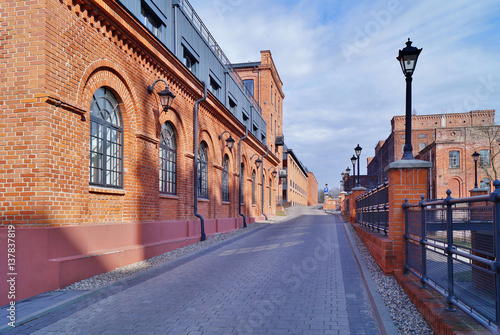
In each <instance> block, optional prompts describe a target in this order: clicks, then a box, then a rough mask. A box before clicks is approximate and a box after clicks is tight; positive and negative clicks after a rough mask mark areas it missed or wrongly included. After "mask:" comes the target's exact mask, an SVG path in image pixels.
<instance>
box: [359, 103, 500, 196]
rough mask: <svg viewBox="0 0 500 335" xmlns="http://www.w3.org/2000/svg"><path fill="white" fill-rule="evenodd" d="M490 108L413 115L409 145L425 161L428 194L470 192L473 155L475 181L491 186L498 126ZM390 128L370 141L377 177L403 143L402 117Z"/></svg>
mask: <svg viewBox="0 0 500 335" xmlns="http://www.w3.org/2000/svg"><path fill="white" fill-rule="evenodd" d="M494 120H495V110H480V111H471V112H468V113H453V114H435V115H413V116H412V145H413V154H414V156H415V157H416V158H417V159H421V160H426V161H430V162H431V163H432V168H431V169H429V172H428V173H429V174H430V175H429V176H428V177H429V178H428V180H429V182H428V183H429V185H428V190H429V192H428V194H427V197H428V198H431V199H436V198H442V197H446V190H448V189H450V190H451V191H452V197H455V198H458V197H465V196H469V190H471V189H473V188H474V181H475V180H474V177H475V176H474V160H473V158H472V154H473V153H474V152H475V151H476V152H477V153H479V154H480V155H481V158H480V161H479V162H478V187H480V188H481V187H485V188H488V189H489V188H490V185H491V184H492V180H491V179H495V178H496V176H494V171H493V167H494V166H498V164H499V163H500V162H498V157H496V153H498V150H499V146H498V138H500V136H499V135H500V133H499V128H500V126H497V125H495V121H494ZM391 126H392V131H391V134H390V135H389V137H388V138H387V139H386V140H385V141H380V142H379V143H378V144H377V146H376V147H375V156H374V157H371V158H369V159H368V174H373V175H377V176H378V177H377V178H378V180H379V182H381V181H383V180H384V179H385V178H386V172H385V168H386V167H387V165H388V164H389V163H391V162H394V161H397V160H399V159H401V157H402V154H403V147H404V143H405V136H404V135H405V117H404V116H395V117H394V118H393V119H392V120H391Z"/></svg>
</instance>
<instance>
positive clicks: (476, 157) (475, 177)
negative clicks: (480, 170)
mask: <svg viewBox="0 0 500 335" xmlns="http://www.w3.org/2000/svg"><path fill="white" fill-rule="evenodd" d="M479 156H480V155H479V154H478V153H477V152H476V151H474V153H473V154H472V158H474V188H477V161H478V160H479Z"/></svg>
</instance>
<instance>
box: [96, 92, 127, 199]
mask: <svg viewBox="0 0 500 335" xmlns="http://www.w3.org/2000/svg"><path fill="white" fill-rule="evenodd" d="M99 100H104V101H103V102H104V103H103V104H101V105H102V108H101V107H100V104H99V103H98V101H99ZM106 107H112V108H111V110H112V114H113V116H112V117H111V118H114V119H115V123H113V121H108V120H105V119H104V118H103V117H102V115H103V112H105V111H106V112H108V114H109V113H110V112H109V111H108V110H107V109H106ZM94 108H97V109H94ZM98 114H99V115H98ZM110 115H111V114H110ZM95 128H97V133H98V134H101V136H100V137H99V135H98V134H94V130H93V129H95ZM110 132H115V133H116V134H117V136H116V141H114V143H111V144H109V142H110V140H111V138H110ZM123 133H124V131H123V120H122V113H121V108H120V102H119V101H118V99H117V98H116V96H115V95H114V94H113V92H112V91H111V90H110V89H109V88H107V87H105V86H102V87H99V88H98V89H97V90H96V91H95V92H94V94H93V95H92V100H91V103H90V131H89V185H90V186H98V187H105V188H115V189H123V173H124V168H123V166H124V155H123V147H124V134H123ZM94 143H95V144H96V145H97V147H98V148H97V150H99V146H100V149H101V150H100V151H96V150H93V148H94ZM113 144H114V145H115V146H116V147H115V146H113ZM110 150H112V152H113V154H114V155H110ZM93 153H95V155H93ZM110 156H111V157H112V159H111V161H112V162H114V163H112V164H111V165H113V166H114V169H110V166H109V165H108V163H109V162H110V160H109V157H110ZM94 158H97V160H95V159H94ZM93 162H96V163H97V164H95V163H93ZM93 171H96V172H98V174H97V176H98V178H97V179H99V181H95V180H93V179H94V178H93V177H94V176H96V174H95V173H94V172H93ZM110 173H111V174H116V175H117V176H115V177H113V178H112V179H113V180H115V181H116V182H111V181H108V177H109V176H110Z"/></svg>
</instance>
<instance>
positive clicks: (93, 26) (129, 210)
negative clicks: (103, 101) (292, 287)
mask: <svg viewBox="0 0 500 335" xmlns="http://www.w3.org/2000/svg"><path fill="white" fill-rule="evenodd" d="M0 14H1V16H2V17H4V18H6V19H5V20H4V21H2V22H1V23H0V24H1V25H2V28H3V29H2V31H3V33H2V38H1V39H0V49H2V53H1V56H0V57H1V58H0V59H1V62H0V69H1V71H0V82H1V83H2V84H3V87H4V89H3V90H0V104H1V105H2V106H1V109H2V113H0V127H1V130H2V132H1V134H2V136H0V157H1V158H0V221H1V223H0V225H1V226H4V227H5V226H6V225H10V224H14V225H16V229H17V232H18V235H17V239H18V241H17V242H18V245H19V248H22V250H23V252H21V251H20V254H19V257H18V259H17V261H18V262H19V263H22V264H23V268H22V269H20V271H19V281H18V293H19V294H18V296H17V297H16V299H23V298H26V297H29V296H31V295H33V294H37V293H41V292H43V291H45V290H48V289H55V288H57V287H59V286H60V285H63V284H66V279H65V280H62V279H61V280H59V279H60V278H62V277H61V276H59V274H61V273H60V271H61V268H58V267H57V266H52V265H51V266H48V263H47V262H50V259H48V258H44V257H42V256H41V255H47V254H48V253H49V251H50V249H51V248H52V247H53V246H54V245H59V244H62V243H63V244H65V245H67V244H68V243H69V244H70V246H68V247H67V248H63V249H64V253H62V254H60V255H59V256H58V257H59V258H60V257H69V259H71V262H73V261H74V263H72V264H73V265H71V266H74V264H79V262H81V261H82V259H88V260H87V261H85V262H88V263H86V266H88V267H89V268H88V270H89V271H87V272H79V275H78V276H76V277H71V278H72V279H82V277H81V276H86V275H91V274H95V272H102V271H107V270H109V269H111V268H115V267H116V266H121V265H124V264H126V263H128V262H132V261H137V260H138V259H143V258H144V257H151V256H153V255H154V254H157V253H160V252H165V251H168V250H171V249H172V248H177V247H179V246H182V245H184V244H185V243H194V242H196V241H197V240H199V237H200V223H199V220H198V219H197V218H196V217H195V216H194V211H193V205H194V204H193V201H194V193H193V185H194V175H193V162H194V158H195V153H194V152H193V151H194V143H193V133H194V131H195V130H194V122H193V119H194V115H193V111H194V105H195V101H196V100H198V99H200V98H201V97H202V95H203V86H202V84H201V83H200V82H199V81H198V80H197V79H196V78H195V77H194V76H193V75H192V74H191V73H190V72H189V70H187V69H186V68H185V67H184V66H183V65H182V64H181V63H180V61H179V60H178V59H177V58H176V57H174V56H173V55H172V54H171V53H170V52H169V51H168V50H166V49H165V47H164V46H162V45H161V44H160V43H159V42H158V41H157V40H156V39H155V38H154V37H153V36H152V35H151V34H150V33H149V32H148V31H147V30H146V29H145V28H144V27H143V26H142V25H140V24H139V23H137V22H136V21H135V20H134V19H133V18H132V17H131V16H130V14H129V13H128V12H127V11H125V10H124V9H123V8H122V7H121V6H120V5H119V4H118V2H116V1H113V0H106V1H99V2H95V1H72V0H68V1H63V2H61V1H57V0H48V1H45V2H40V3H39V2H28V3H27V2H18V1H17V2H16V1H8V2H6V3H4V4H3V5H2V6H1V7H0ZM156 79H164V80H166V81H167V82H168V85H169V89H170V90H171V91H172V92H173V93H174V94H175V95H176V98H175V100H174V102H173V105H172V108H171V109H170V110H169V111H168V113H166V114H165V113H163V111H160V110H159V109H160V106H159V102H158V97H157V95H156V93H153V94H148V92H147V90H146V87H147V86H148V85H151V84H152V83H153V82H154V81H155V80H156ZM261 80H263V79H262V78H261ZM100 87H106V88H107V89H108V90H109V91H110V92H112V93H113V95H114V96H115V98H116V99H117V101H118V103H119V108H120V111H121V116H122V124H123V188H118V189H116V188H102V187H95V186H89V141H90V139H89V138H90V115H89V114H90V103H91V100H92V95H93V94H94V93H95V92H96V90H97V89H99V88H100ZM163 89H164V87H163V84H161V83H159V84H158V85H157V86H156V87H155V92H158V91H160V90H163ZM280 103H281V101H280ZM278 121H279V122H281V119H278ZM165 122H171V124H172V125H173V128H174V129H175V133H176V140H177V172H178V175H177V194H176V195H162V194H160V193H159V190H158V184H159V177H158V166H159V158H158V157H159V136H160V129H161V125H162V124H163V123H165ZM280 127H281V125H280ZM225 130H228V131H229V132H230V133H231V135H232V137H233V138H234V139H235V140H236V143H238V140H239V139H240V138H241V137H243V136H244V134H245V128H244V126H243V125H242V124H241V123H240V122H239V121H238V120H237V119H236V118H235V117H234V116H233V115H232V114H231V113H230V112H229V111H228V110H227V109H226V108H225V107H224V106H223V105H222V104H221V103H220V102H219V101H218V100H217V99H215V98H214V97H213V96H212V95H211V94H209V96H208V98H207V100H206V101H204V102H202V103H201V104H200V108H199V124H198V129H196V132H197V133H198V136H199V142H201V141H204V142H205V143H207V146H208V176H209V191H208V193H209V196H208V199H207V200H199V201H198V207H199V213H200V214H201V215H202V216H203V217H204V218H205V220H206V226H207V234H213V233H215V232H221V231H228V230H231V229H236V228H238V227H240V226H241V225H242V218H241V216H240V215H239V213H238V212H239V211H238V207H239V206H238V205H239V204H238V202H239V201H238V174H239V167H238V150H237V148H235V149H233V150H232V151H229V150H228V149H227V147H225V141H224V140H225V137H224V138H223V139H221V140H219V137H218V136H219V135H220V134H222V132H223V131H225ZM266 152H267V151H266V148H265V146H264V145H263V144H262V143H261V142H259V141H258V140H257V139H256V138H255V137H254V136H253V135H249V136H248V138H247V139H246V140H244V141H243V142H242V156H243V159H242V161H243V163H244V166H245V171H244V174H245V179H244V183H245V185H244V188H243V189H244V201H245V203H244V205H243V206H242V211H243V213H244V215H245V216H246V217H247V222H254V221H255V220H256V219H259V218H263V213H262V210H261V201H262V200H264V202H265V204H266V206H265V209H264V212H265V213H266V214H267V215H274V214H275V213H276V209H275V203H274V202H271V205H269V203H268V198H269V192H268V191H269V190H271V193H272V194H271V197H276V195H277V194H278V184H277V179H274V178H272V175H271V174H270V173H271V172H272V169H273V168H275V169H278V166H279V163H280V158H281V157H280V156H277V155H276V153H271V154H269V155H268V156H267V157H266V158H264V163H263V168H264V171H265V173H264V181H265V182H264V190H265V192H264V199H262V195H261V187H262V181H261V178H260V176H261V174H260V172H261V170H259V171H258V173H257V176H258V179H257V183H258V184H257V185H256V188H257V194H256V197H257V202H256V206H252V203H251V199H252V195H251V189H252V187H251V181H250V180H249V179H248V177H249V176H251V172H252V169H254V168H255V167H254V165H253V162H250V161H249V158H250V157H251V156H252V155H253V154H257V155H259V156H260V157H262V156H263V155H265V154H266ZM224 154H227V155H228V156H229V161H230V164H229V187H230V191H229V192H230V201H229V202H227V203H226V202H222V194H221V193H222V190H221V179H222V159H223V155H224ZM269 181H271V184H272V185H271V186H269ZM150 225H154V227H155V228H154V229H153V228H149V227H153V226H150ZM158 225H159V226H158ZM75 226H78V227H80V228H82V229H81V230H80V231H81V232H82V234H73V233H72V231H73V229H74V228H75ZM103 227H106V229H105V233H102V231H101V229H103ZM125 227H126V230H124V229H125ZM84 228H85V229H84ZM38 230H40V231H43V236H47V239H37V238H34V237H33V236H34V235H33V234H34V232H35V231H38ZM4 231H5V229H2V232H4ZM124 231H128V232H133V234H132V233H131V235H129V236H124V235H123V234H122V233H123V232H124ZM151 231H154V232H156V233H151ZM146 232H147V233H146ZM103 236H105V237H106V238H107V239H108V240H111V241H116V244H113V245H110V244H106V243H107V242H109V241H108V240H105V239H104V238H103ZM158 236H163V237H162V239H158V238H157V237H158ZM49 238H50V243H48V239H49ZM130 238H132V240H133V241H131V240H130ZM96 239H97V240H100V241H103V243H104V242H106V243H105V244H102V245H101V246H100V247H99V246H96V245H94V244H95V243H93V242H92V241H95V240H96ZM186 241H187V242H186ZM180 242H182V243H180ZM89 243H90V244H92V245H93V246H94V247H93V248H89V247H88V246H89ZM106 248H108V249H110V250H111V249H113V250H114V249H116V248H118V249H116V250H114V252H116V255H117V256H116V258H112V257H107V256H106V259H104V258H102V257H100V256H98V255H95V254H94V253H95V252H96V250H101V249H106ZM27 251H28V252H27ZM32 251H33V252H37V253H38V256H37V257H31V256H30V254H31V252H32ZM2 257H4V256H2ZM103 257H104V256H103ZM2 260H3V258H2ZM50 264H53V263H50ZM104 265H105V266H104ZM71 266H70V268H71ZM32 269H39V270H40V271H42V272H40V273H42V274H43V275H41V276H37V278H38V279H37V280H38V281H37V283H36V285H34V279H35V277H34V276H33V274H34V273H37V272H34V271H33V270H32ZM4 275H5V274H3V275H2V276H4ZM40 278H41V279H40ZM43 278H47V280H46V281H44V279H43ZM49 278H50V279H49ZM57 278H59V279H57ZM3 279H4V278H3V277H1V278H0V281H1V282H2V284H1V288H2V290H3V288H4V285H5V282H6V281H5V280H3ZM1 299H6V297H1ZM4 303H7V302H6V301H4V300H1V301H0V304H4Z"/></svg>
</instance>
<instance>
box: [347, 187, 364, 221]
mask: <svg viewBox="0 0 500 335" xmlns="http://www.w3.org/2000/svg"><path fill="white" fill-rule="evenodd" d="M365 192H366V188H364V187H355V188H353V189H352V191H351V195H350V197H351V201H350V202H349V222H350V223H354V222H356V198H357V197H359V196H360V195H361V194H363V193H365Z"/></svg>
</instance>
